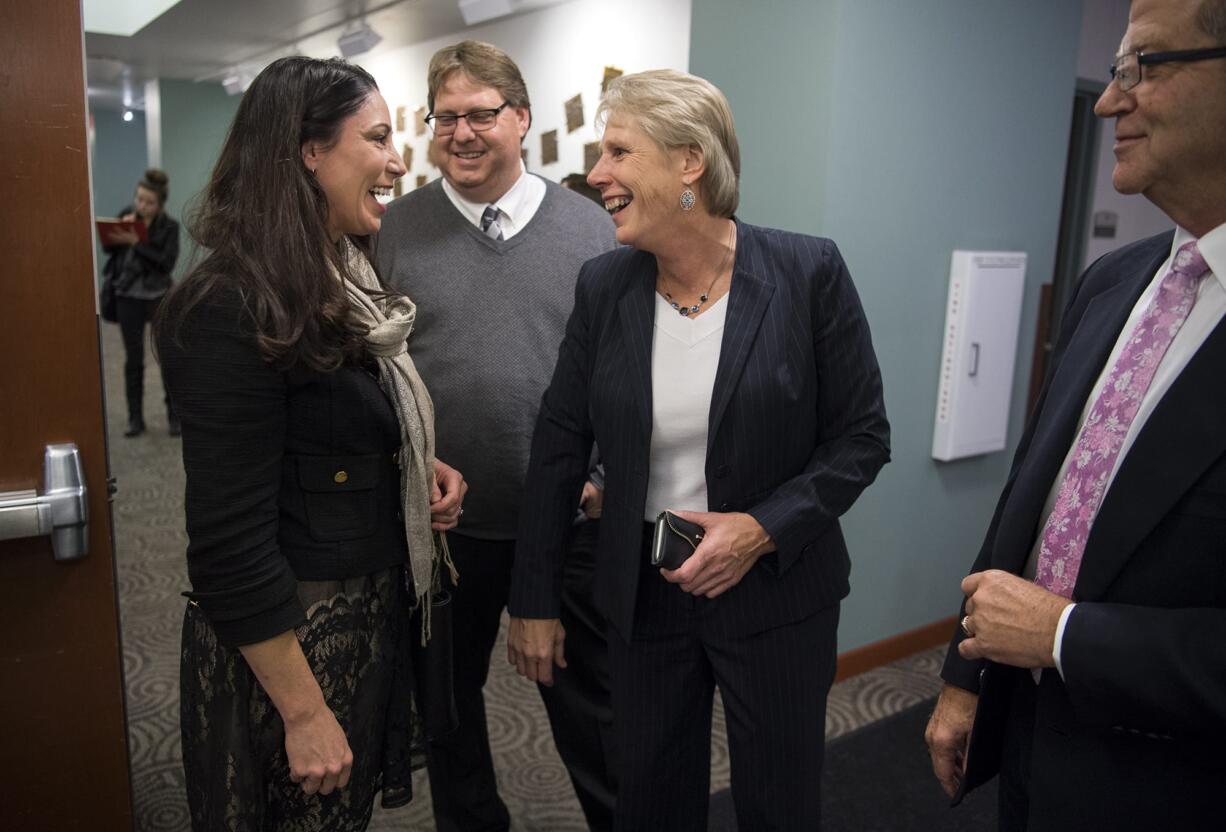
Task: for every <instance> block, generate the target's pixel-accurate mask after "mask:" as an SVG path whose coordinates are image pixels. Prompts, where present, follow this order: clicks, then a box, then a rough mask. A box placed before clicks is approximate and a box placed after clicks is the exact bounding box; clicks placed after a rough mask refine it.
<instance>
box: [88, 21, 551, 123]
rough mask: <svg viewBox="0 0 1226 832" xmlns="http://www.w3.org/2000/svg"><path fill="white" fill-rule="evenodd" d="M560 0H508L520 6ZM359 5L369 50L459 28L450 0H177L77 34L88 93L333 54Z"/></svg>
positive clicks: (125, 98)
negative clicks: (135, 20) (368, 30)
mask: <svg viewBox="0 0 1226 832" xmlns="http://www.w3.org/2000/svg"><path fill="white" fill-rule="evenodd" d="M558 2H562V0H513V2H512V5H513V7H514V9H515V11H514V14H523V13H525V12H529V11H533V10H536V9H539V8H543V7H545V6H550V5H554V4H556V3H558ZM363 12H365V14H366V18H367V20H368V22H369V23H370V24H371V26H373V27H374V28H375V30H376V31H377V32H378V33H379V34H380V35H382V36H383V42H382V43H380V44H379V45H378V46H377V47H375V49H374V50H372V52H371V53H370V54H372V55H373V54H378V53H379V52H382V51H386V50H391V49H397V48H400V47H403V46H408V45H411V44H413V43H420V42H421V41H424V40H429V39H431V38H435V37H440V36H442V35H445V34H448V33H450V32H459V31H462V30H463V29H464V28H465V26H464V19H463V17H462V16H461V15H460V11H459V6H458V4H457V2H456V0H393V2H388V1H387V0H383V2H379V0H371V1H370V2H365V3H362V2H356V0H350V2H344V1H343V0H182V2H180V3H179V4H178V5H176V6H174V7H173V8H171V9H170V10H169V11H167V12H166V13H165V14H163V15H162V16H160V17H158V18H157V19H156V20H154V21H153V22H152V23H150V24H149V25H148V26H146V27H145V28H144V29H141V30H140V31H139V32H137V33H136V34H135V35H133V36H132V37H116V36H114V35H101V34H95V33H93V32H87V33H86V34H85V52H86V55H87V56H88V59H89V60H88V62H87V68H86V72H87V75H88V77H89V89H90V101H91V103H92V104H93V105H95V106H123V105H125V104H126V105H127V106H133V107H138V108H139V107H142V106H143V98H144V93H143V90H144V82H145V81H146V80H150V79H154V78H159V77H161V78H179V79H188V80H194V81H201V80H217V81H219V80H221V78H222V77H223V76H224V75H225V74H226V73H227V71H228V70H229V69H230V68H232V67H234V66H236V65H240V64H252V65H254V68H255V69H259V68H261V67H262V66H263V65H264V64H266V63H267V62H268V61H270V60H272V59H273V58H276V57H279V56H280V55H286V54H291V53H292V52H295V51H296V52H300V53H302V54H305V55H317V56H321V57H322V56H330V55H337V54H339V52H338V50H337V49H336V39H337V37H338V36H339V35H340V33H341V30H342V28H343V26H344V24H345V22H346V21H347V20H354V19H356V18H357V17H358V16H359V15H361V14H363Z"/></svg>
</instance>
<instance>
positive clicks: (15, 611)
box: [0, 0, 132, 832]
mask: <svg viewBox="0 0 1226 832" xmlns="http://www.w3.org/2000/svg"><path fill="white" fill-rule="evenodd" d="M83 51H84V50H83V36H82V30H81V7H80V2H79V0H40V2H4V3H2V4H0V182H3V183H4V185H3V194H4V198H3V199H2V200H0V251H3V252H4V260H3V264H2V265H0V492H8V491H19V490H27V489H37V488H41V486H42V478H43V472H42V467H43V449H44V447H45V446H46V445H47V444H50V443H60V442H74V443H76V445H77V446H78V448H79V449H80V452H81V459H82V464H83V468H84V474H85V483H86V486H87V487H88V489H89V499H88V510H89V534H88V545H89V552H88V554H87V555H86V556H85V557H84V558H82V559H80V560H77V561H72V562H57V561H55V560H54V559H53V558H52V549H51V543H50V539H49V538H46V537H41V538H26V539H22V540H9V541H0V609H2V610H3V616H2V617H0V621H2V623H0V668H2V669H0V714H3V715H4V729H3V738H4V739H3V741H0V828H3V829H20V830H23V832H25V831H26V830H42V829H47V830H69V829H90V830H123V829H128V828H130V827H131V824H132V819H131V815H132V810H131V804H132V796H131V786H130V779H129V775H128V752H127V735H126V730H125V725H124V707H123V682H122V671H121V658H120V650H119V621H118V619H119V615H118V606H117V601H116V595H115V568H114V561H113V559H112V547H111V515H110V507H109V504H108V502H107V487H106V481H107V460H106V444H105V431H104V425H103V406H102V382H101V373H100V360H99V347H98V320H97V317H96V314H95V300H94V297H95V295H94V281H93V269H94V265H93V242H92V235H91V225H92V222H93V218H92V210H91V205H90V193H89V168H88V161H87V159H88V153H89V149H88V146H87V139H86V103H85V74H84V63H83V62H84V57H83Z"/></svg>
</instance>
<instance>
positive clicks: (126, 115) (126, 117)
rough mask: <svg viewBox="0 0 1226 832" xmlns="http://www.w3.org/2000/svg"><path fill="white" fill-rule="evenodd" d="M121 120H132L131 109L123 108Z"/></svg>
mask: <svg viewBox="0 0 1226 832" xmlns="http://www.w3.org/2000/svg"><path fill="white" fill-rule="evenodd" d="M123 120H124V121H131V120H132V111H131V110H124V111H123Z"/></svg>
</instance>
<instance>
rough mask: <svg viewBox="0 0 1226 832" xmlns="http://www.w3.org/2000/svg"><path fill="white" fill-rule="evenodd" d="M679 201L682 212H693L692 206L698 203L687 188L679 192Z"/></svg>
mask: <svg viewBox="0 0 1226 832" xmlns="http://www.w3.org/2000/svg"><path fill="white" fill-rule="evenodd" d="M679 201H680V203H681V210H682V211H693V210H694V206H695V205H696V204H697V202H698V200H696V199H695V198H694V192H693V191H691V190H690V189H689V188H686V189H685V190H684V191H682V192H681V199H680V200H679Z"/></svg>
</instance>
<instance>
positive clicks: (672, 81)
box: [596, 69, 741, 217]
mask: <svg viewBox="0 0 1226 832" xmlns="http://www.w3.org/2000/svg"><path fill="white" fill-rule="evenodd" d="M611 114H617V115H620V116H629V117H630V118H633V119H634V120H635V122H636V123H637V124H638V126H639V129H641V130H642V131H643V132H644V133H646V134H647V135H648V136H650V137H651V139H652V141H654V142H655V143H656V144H658V145H659V146H660V147H662V148H664V149H665V150H670V149H672V148H677V147H691V146H696V147H698V148H700V149H701V150H702V155H703V160H704V162H705V164H706V171H705V172H704V173H703V175H702V179H701V180H700V182H699V183H698V188H697V190H698V191H699V192H700V193H701V195H702V199H703V203H704V204H705V206H706V208H707V210H708V211H710V212H711V213H712V214H714V215H715V216H719V217H731V216H732V215H733V213H735V212H736V207H737V204H738V203H739V202H740V198H741V197H740V178H741V150H740V146H739V145H738V144H737V140H736V127H735V125H734V124H733V123H732V108H731V107H729V106H728V99H727V98H725V97H724V94H723V93H722V92H720V91H719V88H718V87H716V86H715V85H714V84H712V83H711V82H710V81H707V80H706V79H704V78H699V77H698V76H697V75H690V74H689V73H687V72H678V71H676V70H673V69H653V70H649V71H647V72H636V73H634V74H633V75H623V76H621V77H620V78H616V79H614V80H613V81H612V82H611V83H610V84H609V88H608V90H607V91H606V92H605V94H604V98H603V99H601V102H600V106H599V107H598V108H597V109H596V121H597V123H598V124H600V123H601V122H607V121H608V118H609V116H610V115H611Z"/></svg>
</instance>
